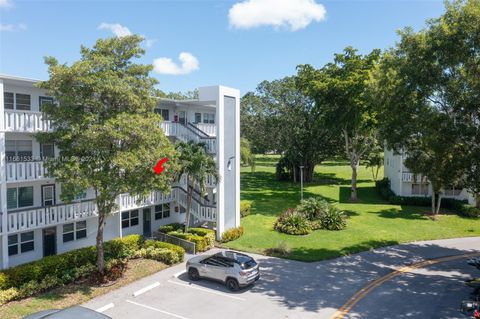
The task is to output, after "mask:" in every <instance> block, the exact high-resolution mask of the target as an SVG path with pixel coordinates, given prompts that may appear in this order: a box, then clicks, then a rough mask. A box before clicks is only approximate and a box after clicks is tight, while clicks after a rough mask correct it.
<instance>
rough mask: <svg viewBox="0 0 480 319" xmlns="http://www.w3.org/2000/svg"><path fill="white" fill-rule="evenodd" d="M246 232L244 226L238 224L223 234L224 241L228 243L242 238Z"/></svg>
mask: <svg viewBox="0 0 480 319" xmlns="http://www.w3.org/2000/svg"><path fill="white" fill-rule="evenodd" d="M243 233H244V229H243V226H238V227H234V228H230V229H228V230H226V231H225V232H223V234H222V243H227V242H229V241H232V240H235V239H238V238H240V237H241V236H242V235H243Z"/></svg>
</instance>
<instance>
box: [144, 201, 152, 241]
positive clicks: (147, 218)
mask: <svg viewBox="0 0 480 319" xmlns="http://www.w3.org/2000/svg"><path fill="white" fill-rule="evenodd" d="M143 236H145V237H152V212H151V210H150V208H144V209H143Z"/></svg>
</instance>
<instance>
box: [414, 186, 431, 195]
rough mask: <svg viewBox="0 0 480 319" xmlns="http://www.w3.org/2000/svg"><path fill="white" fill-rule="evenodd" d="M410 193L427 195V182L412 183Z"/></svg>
mask: <svg viewBox="0 0 480 319" xmlns="http://www.w3.org/2000/svg"><path fill="white" fill-rule="evenodd" d="M412 195H428V184H412Z"/></svg>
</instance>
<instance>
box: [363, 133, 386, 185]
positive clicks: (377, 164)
mask: <svg viewBox="0 0 480 319" xmlns="http://www.w3.org/2000/svg"><path fill="white" fill-rule="evenodd" d="M366 162H367V165H366V167H367V168H370V169H371V171H372V178H373V180H374V181H377V180H378V173H379V172H380V168H382V166H383V147H382V145H381V144H380V143H378V141H377V143H376V144H375V146H374V147H372V150H371V151H370V153H369V154H368V155H367V159H366Z"/></svg>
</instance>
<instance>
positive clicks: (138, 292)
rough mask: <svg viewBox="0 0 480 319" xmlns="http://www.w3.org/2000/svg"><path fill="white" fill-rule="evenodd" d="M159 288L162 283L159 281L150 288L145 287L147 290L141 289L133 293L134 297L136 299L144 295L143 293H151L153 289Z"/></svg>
mask: <svg viewBox="0 0 480 319" xmlns="http://www.w3.org/2000/svg"><path fill="white" fill-rule="evenodd" d="M158 286H160V283H159V282H158V281H157V282H155V283H153V284H151V285H150V286H147V287H145V288H142V289H140V290H137V291H135V292H134V293H133V296H134V297H136V296H139V295H141V294H143V293H145V292H147V291H149V290H151V289H153V288H156V287H158Z"/></svg>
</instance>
